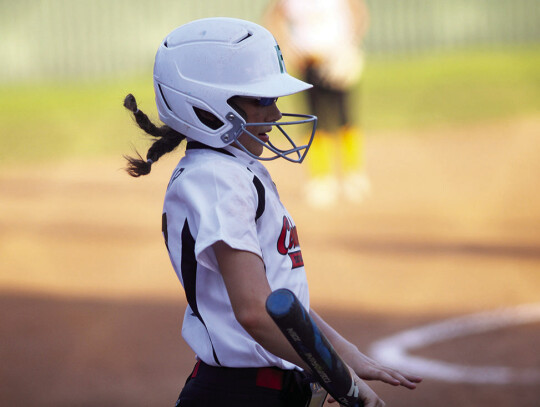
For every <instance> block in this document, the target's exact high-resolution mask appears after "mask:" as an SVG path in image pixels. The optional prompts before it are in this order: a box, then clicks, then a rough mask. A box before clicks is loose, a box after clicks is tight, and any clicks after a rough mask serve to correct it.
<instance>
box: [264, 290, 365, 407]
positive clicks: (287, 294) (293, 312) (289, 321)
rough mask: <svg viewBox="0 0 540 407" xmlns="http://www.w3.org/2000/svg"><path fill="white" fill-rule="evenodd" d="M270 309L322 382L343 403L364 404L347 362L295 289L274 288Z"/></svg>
mask: <svg viewBox="0 0 540 407" xmlns="http://www.w3.org/2000/svg"><path fill="white" fill-rule="evenodd" d="M266 311H267V312H268V314H269V315H270V317H271V318H272V319H273V320H274V322H275V323H276V325H277V326H278V328H279V329H280V330H281V332H282V333H283V334H284V335H285V337H286V338H287V340H288V341H289V343H290V344H291V345H292V346H293V348H294V350H295V351H296V353H298V355H299V356H300V357H301V358H302V360H303V361H304V362H305V363H306V364H307V365H308V366H309V367H310V369H311V373H312V374H313V375H314V376H315V378H316V379H317V381H318V382H319V384H320V385H321V386H322V387H324V389H325V390H326V391H327V392H328V393H329V394H330V395H331V396H332V397H333V398H334V399H336V401H337V402H339V404H341V405H342V406H347V407H363V405H364V403H363V402H362V401H361V400H360V399H359V398H358V387H357V386H356V384H355V383H354V380H353V378H352V376H351V374H350V372H349V369H348V368H347V365H345V363H344V362H343V360H342V359H341V358H340V357H339V355H338V354H337V353H336V351H335V350H334V348H333V346H332V345H331V344H330V342H329V341H328V339H327V338H326V337H325V336H324V334H323V333H322V332H321V331H320V330H319V328H318V327H317V325H316V324H315V321H313V319H312V318H311V316H310V315H309V313H308V311H307V310H306V309H305V308H304V306H303V305H302V303H301V302H300V300H298V298H297V297H296V296H295V295H294V293H293V292H292V291H290V290H288V289H286V288H281V289H278V290H275V291H273V292H272V293H271V294H270V295H269V296H268V298H267V299H266Z"/></svg>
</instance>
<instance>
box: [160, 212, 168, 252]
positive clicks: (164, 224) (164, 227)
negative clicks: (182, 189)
mask: <svg viewBox="0 0 540 407" xmlns="http://www.w3.org/2000/svg"><path fill="white" fill-rule="evenodd" d="M161 231H162V232H163V238H164V239H165V246H167V251H168V252H169V232H168V231H167V212H163V214H162V215H161Z"/></svg>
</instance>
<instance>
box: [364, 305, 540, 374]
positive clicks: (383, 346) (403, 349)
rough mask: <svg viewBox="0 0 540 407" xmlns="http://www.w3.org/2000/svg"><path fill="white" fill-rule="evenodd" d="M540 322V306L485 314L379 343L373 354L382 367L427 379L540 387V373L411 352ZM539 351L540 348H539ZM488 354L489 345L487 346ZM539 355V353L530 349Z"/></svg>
mask: <svg viewBox="0 0 540 407" xmlns="http://www.w3.org/2000/svg"><path fill="white" fill-rule="evenodd" d="M538 321H540V303H538V304H527V305H521V306H518V307H515V308H504V309H499V310H495V311H490V312H482V313H478V314H473V315H467V316H463V317H458V318H452V319H448V320H446V321H442V322H437V323H433V324H429V325H425V326H422V327H418V328H413V329H410V330H407V331H403V332H400V333H398V334H396V335H392V336H389V337H386V338H383V339H381V340H379V341H376V342H375V343H373V344H372V346H371V348H370V354H371V355H372V356H373V357H374V358H375V359H376V360H378V361H380V362H381V363H383V364H385V365H388V366H391V367H394V368H397V369H403V370H406V371H410V372H414V373H416V374H418V375H420V376H423V377H424V378H430V379H437V380H441V381H446V382H455V383H458V382H466V383H477V384H533V383H540V369H536V368H522V369H519V368H511V367H506V366H465V365H459V364H454V363H448V362H443V361H438V360H432V359H427V358H423V357H419V356H413V355H410V354H409V353H408V352H409V351H411V350H414V349H420V348H422V347H425V346H427V345H432V344H434V343H439V342H444V341H448V340H450V339H455V338H461V337H465V336H468V335H472V334H478V333H483V332H488V331H495V330H498V329H502V328H506V327H511V326H515V325H524V324H530V323H534V322H538ZM539 347H540V344H539ZM486 350H487V351H489V343H487V344H486ZM530 351H531V352H538V351H539V350H538V349H530Z"/></svg>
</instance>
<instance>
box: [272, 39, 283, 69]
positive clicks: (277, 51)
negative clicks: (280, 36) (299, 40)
mask: <svg viewBox="0 0 540 407" xmlns="http://www.w3.org/2000/svg"><path fill="white" fill-rule="evenodd" d="M274 48H275V49H276V54H277V57H278V62H279V69H280V71H281V73H285V62H284V61H283V54H282V53H281V49H279V45H276V46H275V47H274Z"/></svg>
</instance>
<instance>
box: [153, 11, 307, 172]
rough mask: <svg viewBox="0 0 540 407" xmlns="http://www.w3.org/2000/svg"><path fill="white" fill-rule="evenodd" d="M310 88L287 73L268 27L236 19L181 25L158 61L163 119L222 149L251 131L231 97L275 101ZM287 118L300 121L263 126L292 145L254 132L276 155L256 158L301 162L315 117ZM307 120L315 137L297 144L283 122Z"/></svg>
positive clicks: (162, 48) (157, 89)
mask: <svg viewBox="0 0 540 407" xmlns="http://www.w3.org/2000/svg"><path fill="white" fill-rule="evenodd" d="M311 86H312V85H310V84H308V83H305V82H303V81H301V80H298V79H296V78H294V77H292V76H290V75H289V74H288V73H287V71H286V69H285V64H284V62H283V57H282V55H281V51H280V49H279V46H278V44H277V42H276V40H275V39H274V37H273V36H272V34H271V33H270V32H269V31H268V30H266V29H265V28H263V27H261V26H260V25H258V24H255V23H252V22H249V21H244V20H239V19H234V18H224V17H219V18H205V19H201V20H195V21H192V22H190V23H188V24H185V25H183V26H180V27H178V28H177V29H175V30H174V31H172V32H171V33H170V34H169V35H168V36H167V37H166V38H165V39H164V40H163V42H162V43H161V45H160V47H159V49H158V51H157V54H156V59H155V64H154V91H155V94H156V104H157V108H158V113H159V118H160V119H161V121H163V122H164V123H165V124H167V125H168V126H169V127H171V128H173V129H174V130H176V131H178V132H180V133H182V134H184V135H186V136H187V138H188V139H192V140H196V141H199V142H201V143H203V144H206V145H208V146H211V147H218V148H219V147H224V146H226V145H229V144H231V143H233V142H235V141H236V139H237V138H238V137H239V136H240V135H241V134H242V133H243V132H246V133H248V134H250V133H249V132H247V131H246V130H245V128H246V126H247V125H249V124H250V123H246V120H245V119H244V117H242V115H241V114H240V113H239V112H238V111H236V110H235V109H234V108H232V106H231V105H230V104H229V103H228V101H229V99H230V98H231V97H233V96H244V97H253V98H272V99H273V98H277V97H281V96H286V95H291V94H293V93H297V92H300V91H303V90H306V89H309V88H311ZM201 112H203V113H204V114H203V115H201ZM205 112H209V113H211V114H212V115H213V116H214V117H215V118H216V119H218V120H217V121H214V122H213V125H212V124H209V123H208V121H207V120H204V117H203V116H205V115H206V116H208V114H207V113H205ZM283 116H289V117H290V116H292V117H295V118H297V119H298V118H300V119H301V120H296V121H291V122H285V123H283V122H274V123H265V124H267V125H273V126H277V127H278V128H279V130H280V131H281V133H282V134H283V135H284V136H285V137H286V138H287V139H288V140H289V142H290V143H291V145H292V148H291V149H278V148H276V147H274V146H273V145H272V144H271V143H268V144H264V143H263V142H262V141H261V140H259V139H258V138H257V137H255V136H253V135H251V134H250V135H251V136H252V137H253V138H254V139H256V140H257V141H258V142H260V143H261V144H263V145H264V146H265V147H266V148H268V149H270V150H271V151H273V153H274V155H275V156H273V157H271V158H260V157H255V158H258V159H263V160H268V159H274V158H277V157H284V158H286V159H287V160H290V161H295V162H301V161H302V160H303V158H304V157H305V154H306V152H307V150H308V149H309V145H310V144H311V140H312V139H313V135H314V132H315V127H316V120H317V119H316V117H315V116H311V115H297V114H283ZM306 122H313V130H312V134H311V139H310V140H309V142H308V143H307V145H304V146H300V147H297V146H296V145H295V144H294V142H293V141H292V139H291V138H290V137H289V136H288V135H287V133H286V132H285V131H284V130H283V129H282V127H281V126H282V125H284V124H297V123H306ZM216 123H217V124H216ZM251 124H253V123H251ZM237 144H238V145H240V143H239V142H237ZM240 147H242V148H243V146H241V145H240ZM244 151H246V152H248V151H247V150H246V149H244ZM248 153H249V152H248ZM289 154H294V155H296V156H297V158H296V159H293V158H290V157H288V155H289Z"/></svg>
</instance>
